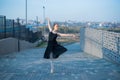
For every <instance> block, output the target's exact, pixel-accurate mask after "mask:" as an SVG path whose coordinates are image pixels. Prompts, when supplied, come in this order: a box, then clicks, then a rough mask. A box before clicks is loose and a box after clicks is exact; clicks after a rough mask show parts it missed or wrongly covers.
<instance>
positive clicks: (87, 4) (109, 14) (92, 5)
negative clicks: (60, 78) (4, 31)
mask: <svg viewBox="0 0 120 80" xmlns="http://www.w3.org/2000/svg"><path fill="white" fill-rule="evenodd" d="M43 6H45V12H46V17H49V18H50V19H51V20H53V21H55V20H56V21H66V20H73V21H102V22H103V21H107V22H120V0H28V19H32V20H34V19H35V18H36V16H38V17H39V20H41V21H42V20H43ZM0 15H5V16H7V18H11V19H16V18H17V17H20V18H22V19H25V0H0Z"/></svg>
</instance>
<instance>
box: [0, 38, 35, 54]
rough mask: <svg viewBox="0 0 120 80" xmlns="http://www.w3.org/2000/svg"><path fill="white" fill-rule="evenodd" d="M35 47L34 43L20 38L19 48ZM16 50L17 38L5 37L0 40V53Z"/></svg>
mask: <svg viewBox="0 0 120 80" xmlns="http://www.w3.org/2000/svg"><path fill="white" fill-rule="evenodd" d="M33 47H35V44H32V43H29V42H26V41H23V40H20V50H25V49H29V48H33ZM17 51H18V40H17V39H15V38H6V39H1V40H0V55H3V54H8V53H12V52H17Z"/></svg>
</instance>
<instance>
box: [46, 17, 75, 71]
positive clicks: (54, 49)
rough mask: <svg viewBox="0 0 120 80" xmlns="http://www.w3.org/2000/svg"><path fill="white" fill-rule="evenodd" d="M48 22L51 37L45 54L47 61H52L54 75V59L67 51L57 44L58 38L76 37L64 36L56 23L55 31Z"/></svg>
mask: <svg viewBox="0 0 120 80" xmlns="http://www.w3.org/2000/svg"><path fill="white" fill-rule="evenodd" d="M47 21H48V29H49V37H48V45H47V48H46V50H45V53H44V58H45V59H51V73H53V62H52V61H53V59H57V58H58V57H59V56H60V55H61V54H63V53H64V52H66V51H67V49H66V48H65V47H63V46H61V45H59V44H58V42H57V40H56V39H57V37H58V36H73V37H74V36H75V35H74V34H63V33H59V32H58V28H59V26H58V24H57V23H55V24H54V25H53V29H52V28H51V25H50V20H49V19H48V18H47Z"/></svg>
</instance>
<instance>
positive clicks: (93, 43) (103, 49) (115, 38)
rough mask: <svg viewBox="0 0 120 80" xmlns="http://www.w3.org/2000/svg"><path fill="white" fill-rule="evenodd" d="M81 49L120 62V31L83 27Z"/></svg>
mask: <svg viewBox="0 0 120 80" xmlns="http://www.w3.org/2000/svg"><path fill="white" fill-rule="evenodd" d="M80 49H81V50H82V51H84V52H86V53H89V54H92V55H94V56H97V57H100V58H107V59H110V60H112V61H114V62H117V63H120V33H115V32H109V31H104V30H97V29H92V28H81V30H80Z"/></svg>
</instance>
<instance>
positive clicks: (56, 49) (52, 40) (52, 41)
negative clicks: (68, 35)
mask: <svg viewBox="0 0 120 80" xmlns="http://www.w3.org/2000/svg"><path fill="white" fill-rule="evenodd" d="M57 36H58V35H57V34H54V33H52V32H50V33H49V41H48V46H47V48H46V50H45V53H44V58H46V59H50V54H53V55H52V57H53V58H58V57H59V56H60V55H61V54H63V53H64V52H66V51H67V49H66V48H65V47H63V46H61V45H59V44H58V43H57V41H56V38H57Z"/></svg>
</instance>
